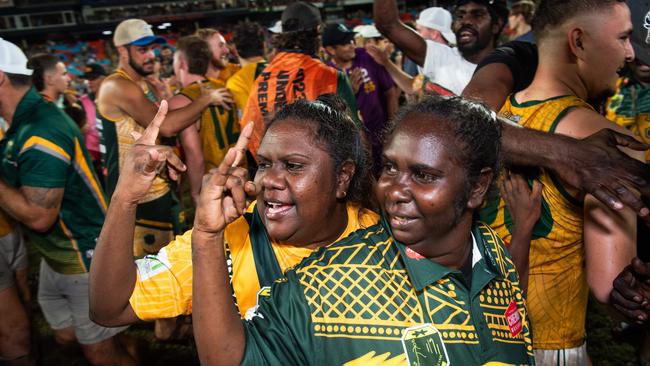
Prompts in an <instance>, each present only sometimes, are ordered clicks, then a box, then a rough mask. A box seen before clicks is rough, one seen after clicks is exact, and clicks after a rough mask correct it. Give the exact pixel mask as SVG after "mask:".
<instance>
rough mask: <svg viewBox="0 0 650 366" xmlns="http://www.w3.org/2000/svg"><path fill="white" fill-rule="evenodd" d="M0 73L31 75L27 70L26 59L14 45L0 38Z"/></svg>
mask: <svg viewBox="0 0 650 366" xmlns="http://www.w3.org/2000/svg"><path fill="white" fill-rule="evenodd" d="M0 71H3V72H8V73H10V74H19V75H31V74H32V72H34V71H33V70H31V69H28V68H27V57H25V54H24V53H23V51H22V50H21V49H20V48H18V46H16V45H15V44H13V43H11V42H9V41H5V40H4V39H2V38H0Z"/></svg>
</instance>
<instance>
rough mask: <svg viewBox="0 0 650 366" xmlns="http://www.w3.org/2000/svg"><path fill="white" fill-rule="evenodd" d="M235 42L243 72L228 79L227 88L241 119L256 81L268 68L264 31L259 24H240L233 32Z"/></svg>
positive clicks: (238, 72)
mask: <svg viewBox="0 0 650 366" xmlns="http://www.w3.org/2000/svg"><path fill="white" fill-rule="evenodd" d="M233 42H234V43H235V47H237V55H238V56H239V64H240V65H241V70H239V71H237V72H236V73H235V74H234V75H233V76H231V77H230V79H228V82H227V83H226V87H227V88H228V90H230V92H231V93H232V96H233V98H234V99H235V105H236V106H237V116H238V118H240V119H241V117H242V116H243V114H244V110H245V109H246V103H247V102H248V96H249V95H250V93H251V90H252V89H253V84H254V83H255V79H257V77H258V76H259V75H260V74H261V73H262V70H264V68H265V67H266V60H265V59H264V53H265V47H264V31H263V30H262V27H261V26H260V25H259V24H257V23H253V22H248V21H246V22H242V23H239V24H237V26H235V29H234V31H233Z"/></svg>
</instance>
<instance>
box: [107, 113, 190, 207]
mask: <svg viewBox="0 0 650 366" xmlns="http://www.w3.org/2000/svg"><path fill="white" fill-rule="evenodd" d="M166 115H167V101H165V100H163V101H161V102H160V107H159V108H158V113H156V116H155V117H154V118H153V120H152V121H151V122H150V123H149V125H148V126H147V128H146V129H145V130H144V131H143V133H142V134H140V133H137V132H133V133H132V135H133V138H134V139H135V144H134V145H133V147H132V148H131V150H130V151H129V152H128V154H127V156H126V158H125V160H124V165H123V166H122V168H121V169H120V178H119V180H118V181H117V187H116V188H115V192H116V193H117V192H119V193H120V194H121V195H122V196H123V198H125V199H127V200H129V201H132V202H133V203H137V202H138V201H139V200H140V199H141V198H142V197H144V195H145V194H146V193H147V191H148V190H149V188H150V187H151V184H152V183H153V180H154V178H155V177H156V175H157V174H158V173H160V171H161V170H162V169H163V168H164V167H165V166H167V167H168V171H169V177H170V178H171V179H174V180H176V179H177V178H178V173H179V172H182V171H185V169H186V167H185V164H183V162H182V161H181V159H180V158H179V157H178V156H176V154H174V152H173V151H172V149H171V147H169V146H160V145H156V139H157V138H158V133H159V131H160V125H161V124H162V123H163V121H164V120H165V116H166Z"/></svg>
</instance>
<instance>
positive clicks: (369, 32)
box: [358, 24, 383, 38]
mask: <svg viewBox="0 0 650 366" xmlns="http://www.w3.org/2000/svg"><path fill="white" fill-rule="evenodd" d="M358 33H359V35H360V36H361V37H363V38H381V37H383V35H382V34H381V33H379V31H378V30H377V27H375V25H374V24H370V25H364V26H363V28H361V29H359V32H358Z"/></svg>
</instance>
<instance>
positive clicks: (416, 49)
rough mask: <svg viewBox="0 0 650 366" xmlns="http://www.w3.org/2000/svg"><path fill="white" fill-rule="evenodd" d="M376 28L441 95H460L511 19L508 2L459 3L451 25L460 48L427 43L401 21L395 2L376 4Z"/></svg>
mask: <svg viewBox="0 0 650 366" xmlns="http://www.w3.org/2000/svg"><path fill="white" fill-rule="evenodd" d="M373 9H374V12H373V14H374V18H375V23H376V26H377V29H379V31H380V32H381V33H382V34H384V35H385V36H386V37H387V38H388V39H389V40H391V42H393V43H394V44H395V46H396V47H397V48H399V49H400V50H402V52H404V53H405V54H406V56H407V57H409V58H410V59H412V60H413V61H415V63H416V64H418V65H419V66H420V67H421V68H422V69H421V72H422V74H424V76H425V77H426V78H427V79H428V81H429V82H431V83H432V84H435V85H436V86H438V87H437V88H435V92H436V93H438V94H443V95H449V94H460V93H461V92H462V91H463V89H464V88H465V86H466V85H467V83H468V82H469V80H470V79H471V77H472V74H473V73H474V69H475V68H476V65H477V64H478V63H479V62H480V61H481V60H482V59H483V58H484V57H485V56H486V55H487V54H488V53H490V51H492V49H493V48H494V47H495V45H496V41H497V38H498V36H499V34H500V33H501V30H502V29H503V26H504V24H505V21H506V18H507V16H508V8H507V7H506V3H505V0H457V1H456V6H455V8H454V21H453V24H452V27H453V30H454V34H455V36H456V43H457V47H458V48H451V47H449V46H447V45H444V44H440V43H436V42H433V41H429V40H425V39H424V38H423V37H422V36H420V35H418V34H417V33H416V32H413V31H412V30H411V29H409V28H408V27H407V26H406V25H404V23H402V22H401V21H400V20H399V17H398V11H397V4H396V2H395V0H378V1H375V2H374V3H373Z"/></svg>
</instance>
